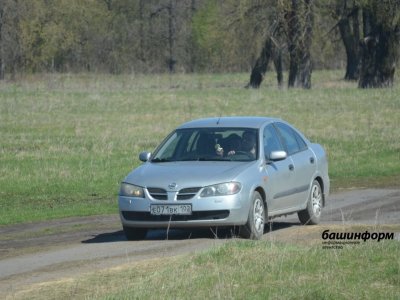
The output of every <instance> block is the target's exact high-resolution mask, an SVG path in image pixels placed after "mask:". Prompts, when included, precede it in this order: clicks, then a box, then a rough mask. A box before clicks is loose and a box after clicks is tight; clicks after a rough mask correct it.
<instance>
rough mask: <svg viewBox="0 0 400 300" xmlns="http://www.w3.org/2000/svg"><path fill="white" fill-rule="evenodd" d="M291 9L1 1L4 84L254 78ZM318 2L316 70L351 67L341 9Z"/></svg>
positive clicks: (191, 1)
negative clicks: (213, 75) (76, 76)
mask: <svg viewBox="0 0 400 300" xmlns="http://www.w3.org/2000/svg"><path fill="white" fill-rule="evenodd" d="M285 1H286V2H293V1H296V0H291V1H289V0H281V1H276V0H264V1H262V0H242V1H239V0H226V1H216V0H0V77H1V76H2V77H4V76H10V77H11V76H13V75H14V74H18V73H25V72H53V71H55V72H81V71H89V72H92V71H93V72H96V71H100V72H110V73H125V72H138V73H151V72H238V71H245V72H250V71H251V68H252V67H253V65H254V63H255V61H256V60H257V58H258V56H259V54H260V51H261V49H262V47H263V44H264V42H265V38H266V36H267V35H268V34H269V30H270V28H271V26H272V25H273V24H272V23H273V21H274V20H275V19H276V14H277V6H278V5H279V3H280V5H282V3H284V2H285ZM298 1H302V0H298ZM313 2H314V3H313V8H312V9H313V32H312V35H313V38H312V46H311V59H312V64H313V68H338V67H344V66H345V64H346V55H345V51H344V47H343V43H342V40H341V37H340V34H339V29H338V27H337V26H335V24H336V23H337V22H338V20H339V19H340V17H341V16H339V15H338V14H337V13H336V11H335V9H336V7H337V2H338V1H337V0H319V1H313ZM339 2H340V1H339ZM348 2H350V1H348ZM352 2H354V1H352ZM283 66H284V69H285V68H286V69H287V66H288V58H287V57H283Z"/></svg>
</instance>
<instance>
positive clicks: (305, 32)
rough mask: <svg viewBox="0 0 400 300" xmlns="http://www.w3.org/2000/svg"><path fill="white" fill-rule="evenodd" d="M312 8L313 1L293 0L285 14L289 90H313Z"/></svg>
mask: <svg viewBox="0 0 400 300" xmlns="http://www.w3.org/2000/svg"><path fill="white" fill-rule="evenodd" d="M312 6H313V1H312V0H292V1H291V5H290V9H289V11H287V12H286V13H285V18H286V26H287V37H288V49H289V59H290V63H289V79H288V86H289V88H290V87H302V88H305V89H309V88H311V72H312V64H311V53H310V48H311V42H312V26H313V9H312Z"/></svg>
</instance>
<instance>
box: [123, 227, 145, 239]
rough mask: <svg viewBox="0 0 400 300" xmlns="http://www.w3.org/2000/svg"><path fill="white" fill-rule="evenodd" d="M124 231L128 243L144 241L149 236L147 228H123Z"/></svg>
mask: <svg viewBox="0 0 400 300" xmlns="http://www.w3.org/2000/svg"><path fill="white" fill-rule="evenodd" d="M122 228H123V229H124V234H125V237H126V239H127V240H128V241H139V240H143V239H144V238H145V237H146V235H147V228H136V227H126V226H122Z"/></svg>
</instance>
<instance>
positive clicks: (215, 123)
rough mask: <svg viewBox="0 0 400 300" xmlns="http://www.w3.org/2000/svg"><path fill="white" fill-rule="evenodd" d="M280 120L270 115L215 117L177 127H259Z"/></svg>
mask: <svg viewBox="0 0 400 300" xmlns="http://www.w3.org/2000/svg"><path fill="white" fill-rule="evenodd" d="M278 120H279V121H281V120H280V119H277V118H270V117H215V118H205V119H198V120H193V121H190V122H187V123H184V124H182V125H181V126H179V127H178V129H184V128H204V127H214V128H215V127H244V128H260V127H261V126H262V125H263V124H267V123H272V122H276V121H278Z"/></svg>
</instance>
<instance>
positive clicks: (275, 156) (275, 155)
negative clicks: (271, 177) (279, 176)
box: [269, 151, 287, 161]
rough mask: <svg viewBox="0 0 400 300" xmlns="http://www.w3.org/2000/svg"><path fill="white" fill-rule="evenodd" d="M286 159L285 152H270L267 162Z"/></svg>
mask: <svg viewBox="0 0 400 300" xmlns="http://www.w3.org/2000/svg"><path fill="white" fill-rule="evenodd" d="M286 158H287V153H286V151H272V152H271V153H270V154H269V161H280V160H284V159H286Z"/></svg>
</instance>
